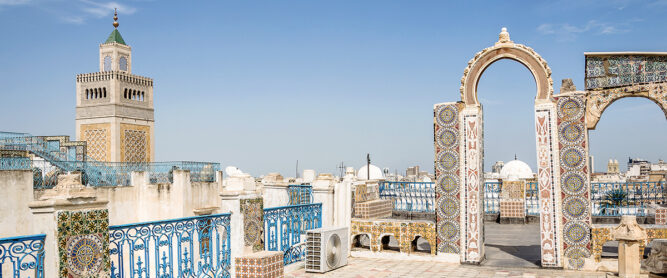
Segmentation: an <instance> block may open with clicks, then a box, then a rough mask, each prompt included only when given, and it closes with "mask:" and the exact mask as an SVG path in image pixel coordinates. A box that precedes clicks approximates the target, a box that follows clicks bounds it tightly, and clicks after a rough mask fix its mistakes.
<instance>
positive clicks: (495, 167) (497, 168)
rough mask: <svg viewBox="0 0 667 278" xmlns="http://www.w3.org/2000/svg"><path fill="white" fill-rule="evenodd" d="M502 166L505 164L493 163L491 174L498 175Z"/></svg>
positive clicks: (500, 162)
mask: <svg viewBox="0 0 667 278" xmlns="http://www.w3.org/2000/svg"><path fill="white" fill-rule="evenodd" d="M503 166H505V162H502V161H496V163H493V166H491V172H492V173H497V174H500V170H501V169H503Z"/></svg>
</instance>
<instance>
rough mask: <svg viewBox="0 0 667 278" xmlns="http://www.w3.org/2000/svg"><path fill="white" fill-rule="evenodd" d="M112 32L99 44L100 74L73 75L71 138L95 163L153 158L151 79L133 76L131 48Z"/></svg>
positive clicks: (153, 122) (148, 159)
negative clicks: (73, 129) (81, 144)
mask: <svg viewBox="0 0 667 278" xmlns="http://www.w3.org/2000/svg"><path fill="white" fill-rule="evenodd" d="M113 26H114V30H113V31H112V32H111V34H110V35H109V37H108V38H107V40H106V41H105V42H104V43H102V44H100V58H99V65H100V70H99V72H95V73H85V74H79V75H77V76H76V138H77V140H79V141H86V145H87V154H88V157H89V158H90V159H93V160H97V161H114V162H116V161H118V162H150V161H153V160H154V158H155V141H154V126H155V120H154V108H153V79H151V78H147V77H143V76H138V75H134V74H132V48H131V47H130V46H129V45H127V44H126V43H125V41H124V40H123V37H122V36H121V35H120V32H119V31H118V26H119V24H118V14H117V13H116V12H114V22H113Z"/></svg>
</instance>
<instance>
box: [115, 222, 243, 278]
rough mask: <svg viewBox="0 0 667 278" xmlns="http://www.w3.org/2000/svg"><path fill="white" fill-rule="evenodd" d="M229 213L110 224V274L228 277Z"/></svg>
mask: <svg viewBox="0 0 667 278" xmlns="http://www.w3.org/2000/svg"><path fill="white" fill-rule="evenodd" d="M229 226H230V214H229V213H224V214H214V215H206V216H196V217H187V218H180V219H172V220H165V221H154V222H145V223H136V224H128V225H119V226H110V227H109V255H110V259H111V277H112V278H123V277H229V276H230V274H229V271H230V262H231V261H230V255H231V249H230V248H231V247H230V227H229Z"/></svg>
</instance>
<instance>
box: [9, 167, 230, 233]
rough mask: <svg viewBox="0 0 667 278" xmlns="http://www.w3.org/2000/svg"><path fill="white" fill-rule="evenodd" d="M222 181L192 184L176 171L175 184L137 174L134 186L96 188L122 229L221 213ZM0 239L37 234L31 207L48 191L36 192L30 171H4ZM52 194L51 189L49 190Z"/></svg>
mask: <svg viewBox="0 0 667 278" xmlns="http://www.w3.org/2000/svg"><path fill="white" fill-rule="evenodd" d="M221 185H222V183H221V181H220V180H219V179H218V180H216V181H215V182H191V181H190V173H189V171H184V170H176V171H174V179H173V182H172V183H161V184H150V183H149V182H148V174H147V173H145V172H133V173H132V182H131V185H130V186H109V187H93V189H94V192H95V197H96V198H97V199H98V200H106V201H108V208H109V224H110V225H122V224H130V223H136V222H146V221H158V220H166V219H174V218H182V217H188V216H195V210H201V209H203V208H207V209H208V210H209V211H211V213H219V212H220V209H219V208H217V207H219V206H220V199H219V193H220V191H221ZM0 188H3V195H4V196H5V197H4V198H3V199H2V202H0V238H3V237H13V236H23V235H31V234H35V233H36V231H35V229H34V227H33V226H34V225H35V223H36V222H35V221H36V219H35V218H34V216H33V214H32V212H31V210H30V208H29V207H28V204H29V203H30V202H32V201H36V200H38V198H39V196H42V194H43V193H44V192H45V191H46V190H34V189H33V176H32V171H30V170H0ZM47 190H48V189H47Z"/></svg>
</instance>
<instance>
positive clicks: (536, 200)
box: [526, 182, 540, 215]
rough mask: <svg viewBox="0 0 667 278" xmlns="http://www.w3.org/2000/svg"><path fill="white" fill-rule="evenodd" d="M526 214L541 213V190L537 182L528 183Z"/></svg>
mask: <svg viewBox="0 0 667 278" xmlns="http://www.w3.org/2000/svg"><path fill="white" fill-rule="evenodd" d="M526 215H540V192H539V190H538V188H537V183H536V182H527V183H526Z"/></svg>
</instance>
